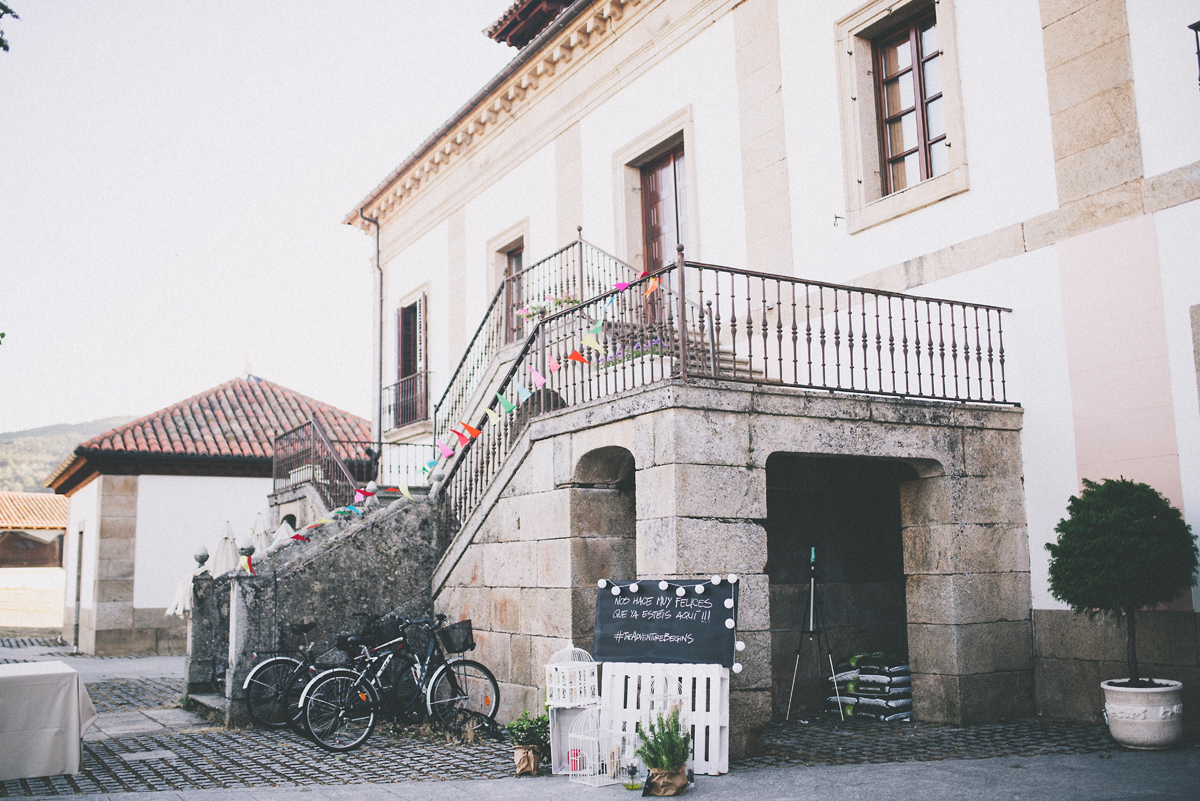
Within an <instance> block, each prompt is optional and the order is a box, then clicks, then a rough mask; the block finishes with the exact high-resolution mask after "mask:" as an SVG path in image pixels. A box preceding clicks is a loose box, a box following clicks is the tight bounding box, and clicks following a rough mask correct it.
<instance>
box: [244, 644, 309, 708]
mask: <svg viewBox="0 0 1200 801" xmlns="http://www.w3.org/2000/svg"><path fill="white" fill-rule="evenodd" d="M316 627H317V624H316V623H291V624H289V625H288V631H290V632H292V634H296V635H299V636H302V637H303V638H304V645H303V646H302V647H300V648H297V649H296V650H295V651H289V652H287V653H295V654H296V656H283V655H282V653H283V652H272V653H275V654H276V655H275V656H272V657H270V658H269V659H264V660H263V661H262V662H260V663H258V664H257V665H255V666H254V668H253V669H251V671H250V674H249V675H248V676H246V681H245V683H244V684H243V685H242V689H243V690H245V692H246V710H247V711H248V712H249V713H250V717H251V718H253V720H254V722H255V723H257V724H258V725H260V726H262V727H264V728H267V729H282V728H285V727H286V726H288V725H289V724H290V725H292V727H293V728H295V729H297V730H300V729H301V727H302V726H303V718H302V712H303V709H301V708H300V693H301V692H303V690H304V686H305V685H306V684H308V682H309V681H310V680H311V679H312V677H313V676H315V675H316V674H317V667H316V664H315V663H314V662H313V660H312V648H313V643H311V642H309V639H308V633H309V632H310V631H312V630H313V629H315V628H316ZM252 657H253V658H254V659H257V658H258V654H257V653H255V654H253V655H252Z"/></svg>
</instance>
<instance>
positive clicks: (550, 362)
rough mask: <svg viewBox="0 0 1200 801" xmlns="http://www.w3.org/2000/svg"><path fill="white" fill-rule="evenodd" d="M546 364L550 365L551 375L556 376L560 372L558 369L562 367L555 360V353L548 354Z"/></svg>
mask: <svg viewBox="0 0 1200 801" xmlns="http://www.w3.org/2000/svg"><path fill="white" fill-rule="evenodd" d="M546 364H548V365H550V374H551V375H554V374H555V373H557V372H558V368H559V366H560V365H559V363H558V361H557V360H556V359H555V358H554V354H553V353H547V354H546Z"/></svg>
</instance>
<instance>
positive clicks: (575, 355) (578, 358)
mask: <svg viewBox="0 0 1200 801" xmlns="http://www.w3.org/2000/svg"><path fill="white" fill-rule="evenodd" d="M567 358H568V359H570V360H571V361H573V362H583V363H584V364H586V365H589V366H590V365H591V362H589V361H588V360H587V359H585V358H583V354H581V353H580V352H579V351H577V350H573V351H571V355H570V356H568V357H567Z"/></svg>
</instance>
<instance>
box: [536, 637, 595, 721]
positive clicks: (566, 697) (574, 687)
mask: <svg viewBox="0 0 1200 801" xmlns="http://www.w3.org/2000/svg"><path fill="white" fill-rule="evenodd" d="M598 667H599V666H598V665H597V663H596V662H594V661H593V660H592V655H591V654H589V653H588V652H587V651H585V650H583V649H582V648H564V649H563V650H561V651H557V652H556V653H554V654H553V655H552V656H551V657H550V661H549V662H547V663H546V705H547V706H549V707H551V708H555V707H559V708H561V707H582V706H592V705H594V704H598V703H600V683H599V681H598V675H597V668H598Z"/></svg>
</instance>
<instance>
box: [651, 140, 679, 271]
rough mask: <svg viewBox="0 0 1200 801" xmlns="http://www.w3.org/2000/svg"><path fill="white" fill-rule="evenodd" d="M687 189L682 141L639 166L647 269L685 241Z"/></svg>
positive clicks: (665, 259) (662, 262)
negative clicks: (640, 170)
mask: <svg viewBox="0 0 1200 801" xmlns="http://www.w3.org/2000/svg"><path fill="white" fill-rule="evenodd" d="M686 198H687V192H686V172H685V171H684V160H683V145H679V146H677V147H676V148H674V149H673V150H671V152H669V153H667V154H665V155H663V156H660V157H659V158H656V159H654V160H653V161H651V162H648V163H646V164H645V165H643V166H642V229H643V231H644V234H645V240H646V241H645V248H646V270H647V271H648V272H655V271H657V270H661V269H662V268H663V267H665V266H667V265H668V264H670V263H671V262H672V261H674V259H675V246H676V245H686V244H687V201H686Z"/></svg>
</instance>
